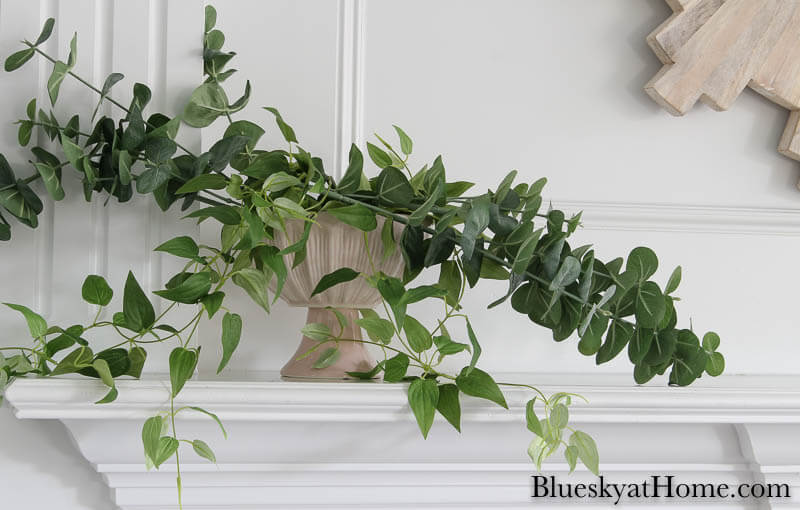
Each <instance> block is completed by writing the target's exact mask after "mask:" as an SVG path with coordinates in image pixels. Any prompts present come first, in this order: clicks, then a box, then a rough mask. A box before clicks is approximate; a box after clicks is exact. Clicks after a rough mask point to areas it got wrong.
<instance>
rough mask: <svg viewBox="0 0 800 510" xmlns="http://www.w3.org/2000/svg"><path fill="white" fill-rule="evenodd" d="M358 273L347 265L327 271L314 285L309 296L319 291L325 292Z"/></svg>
mask: <svg viewBox="0 0 800 510" xmlns="http://www.w3.org/2000/svg"><path fill="white" fill-rule="evenodd" d="M360 274H361V273H359V272H358V271H356V270H354V269H350V268H349V267H342V268H339V269H337V270H336V271H334V272H332V273H328V274H326V275H325V276H323V277H322V278H320V280H319V283H317V286H316V287H314V291H313V292H312V293H311V297H314V296H316V295H317V294H319V293H321V292H325V291H326V290H328V289H330V288H331V287H334V286H336V285H338V284H340V283H345V282H349V281H352V280H355V279H356V278H358V276H359V275H360Z"/></svg>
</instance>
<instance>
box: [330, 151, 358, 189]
mask: <svg viewBox="0 0 800 510" xmlns="http://www.w3.org/2000/svg"><path fill="white" fill-rule="evenodd" d="M349 161H350V163H349V165H348V167H347V171H346V172H345V174H344V177H342V180H341V181H340V182H339V185H338V186H337V187H336V188H337V189H338V190H339V192H340V193H355V192H356V191H357V190H358V188H359V186H360V185H361V179H362V177H363V175H364V172H363V167H364V156H363V155H362V154H361V151H360V150H358V147H356V145H355V144H352V145H351V146H350V159H349Z"/></svg>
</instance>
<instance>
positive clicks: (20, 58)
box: [4, 48, 36, 72]
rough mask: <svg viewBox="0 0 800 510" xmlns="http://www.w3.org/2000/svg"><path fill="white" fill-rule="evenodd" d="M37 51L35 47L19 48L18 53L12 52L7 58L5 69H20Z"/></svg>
mask: <svg viewBox="0 0 800 510" xmlns="http://www.w3.org/2000/svg"><path fill="white" fill-rule="evenodd" d="M35 54H36V52H35V51H34V50H33V48H26V49H24V50H19V51H17V52H16V53H12V54H11V55H10V56H9V57H8V58H7V59H6V63H5V66H4V67H5V70H6V71H9V72H10V71H14V70H15V69H19V68H20V67H22V66H23V65H25V63H26V62H27V61H28V60H30V59H31V58H33V56H34V55H35Z"/></svg>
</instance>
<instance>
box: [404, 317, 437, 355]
mask: <svg viewBox="0 0 800 510" xmlns="http://www.w3.org/2000/svg"><path fill="white" fill-rule="evenodd" d="M403 330H404V331H405V333H406V339H407V340H408V345H409V347H411V349H412V350H413V351H414V352H422V351H426V350H428V349H430V348H431V346H433V338H432V337H431V334H430V332H429V331H428V330H427V329H426V328H425V326H423V325H422V324H421V323H420V322H419V321H418V320H417V319H415V318H414V317H411V316H407V317H406V318H405V322H404V324H403Z"/></svg>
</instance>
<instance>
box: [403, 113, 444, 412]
mask: <svg viewBox="0 0 800 510" xmlns="http://www.w3.org/2000/svg"><path fill="white" fill-rule="evenodd" d="M392 127H393V128H394V130H395V131H397V136H398V137H400V150H401V151H403V154H405V155H406V156H408V155H409V154H411V149H413V147H414V142H412V141H411V138H409V136H408V135H407V134H406V132H405V131H403V130H402V129H400V128H399V127H397V126H394V125H393V126H392ZM456 428H458V427H456Z"/></svg>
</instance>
